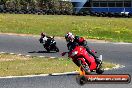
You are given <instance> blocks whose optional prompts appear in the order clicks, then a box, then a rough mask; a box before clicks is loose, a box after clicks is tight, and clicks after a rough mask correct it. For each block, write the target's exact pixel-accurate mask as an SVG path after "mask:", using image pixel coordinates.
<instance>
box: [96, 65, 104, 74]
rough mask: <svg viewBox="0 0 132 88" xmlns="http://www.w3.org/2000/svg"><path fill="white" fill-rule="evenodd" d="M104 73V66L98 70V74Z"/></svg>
mask: <svg viewBox="0 0 132 88" xmlns="http://www.w3.org/2000/svg"><path fill="white" fill-rule="evenodd" d="M103 72H104V69H103V68H102V65H101V66H100V67H99V68H98V69H97V70H96V73H97V74H102V73H103Z"/></svg>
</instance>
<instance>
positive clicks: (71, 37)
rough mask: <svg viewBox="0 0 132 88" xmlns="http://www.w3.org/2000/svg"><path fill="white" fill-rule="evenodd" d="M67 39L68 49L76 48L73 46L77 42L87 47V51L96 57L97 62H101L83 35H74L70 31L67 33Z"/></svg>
mask: <svg viewBox="0 0 132 88" xmlns="http://www.w3.org/2000/svg"><path fill="white" fill-rule="evenodd" d="M65 39H66V41H67V47H68V50H72V49H73V48H74V47H73V46H75V45H76V43H77V44H78V45H80V46H83V47H85V48H86V50H87V52H88V53H89V54H90V55H92V56H93V57H94V59H95V61H96V62H97V64H100V61H99V60H98V59H97V58H98V57H97V56H95V54H94V53H93V52H92V50H91V49H90V48H89V47H88V45H87V41H86V40H85V39H84V38H83V37H80V36H74V35H73V34H72V33H71V32H68V33H67V34H66V35H65ZM73 42H75V43H73Z"/></svg>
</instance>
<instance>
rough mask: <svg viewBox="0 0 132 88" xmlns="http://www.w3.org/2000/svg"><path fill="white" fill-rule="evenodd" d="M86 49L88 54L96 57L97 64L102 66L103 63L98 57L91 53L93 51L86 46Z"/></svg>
mask: <svg viewBox="0 0 132 88" xmlns="http://www.w3.org/2000/svg"><path fill="white" fill-rule="evenodd" d="M85 48H86V50H87V52H88V53H89V54H90V55H92V56H93V57H94V59H95V61H96V62H97V64H100V62H101V61H100V60H99V59H97V58H98V57H97V56H95V54H94V53H93V52H92V51H91V49H90V48H89V47H88V46H85Z"/></svg>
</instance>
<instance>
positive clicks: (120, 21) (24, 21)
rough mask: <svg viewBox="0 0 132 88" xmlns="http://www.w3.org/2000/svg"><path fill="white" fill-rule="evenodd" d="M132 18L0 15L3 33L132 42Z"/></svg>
mask: <svg viewBox="0 0 132 88" xmlns="http://www.w3.org/2000/svg"><path fill="white" fill-rule="evenodd" d="M131 20H132V18H108V17H92V16H64V15H59V16H58V15H27V14H24V15H23V14H0V32H1V33H20V34H35V35H38V34H40V33H41V32H46V33H47V34H48V35H55V36H64V34H65V33H67V32H69V31H70V32H73V33H74V34H77V35H80V36H84V37H86V38H92V39H99V40H107V41H114V42H117V41H118V42H132V37H131V36H132V30H131V29H132V21H131Z"/></svg>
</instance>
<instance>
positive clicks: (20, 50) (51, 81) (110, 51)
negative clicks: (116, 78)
mask: <svg viewBox="0 0 132 88" xmlns="http://www.w3.org/2000/svg"><path fill="white" fill-rule="evenodd" d="M38 39H39V37H32V36H16V35H5V34H0V52H7V53H16V54H24V55H33V56H48V57H61V55H60V53H61V52H63V51H67V48H66V42H65V40H63V39H61V38H55V40H56V41H57V46H58V47H59V49H60V52H59V53H54V52H52V53H47V52H46V51H45V49H43V46H42V45H41V44H40V43H39V41H38ZM88 45H89V46H90V47H91V48H93V49H94V50H96V51H97V52H98V54H97V55H100V54H102V55H103V60H104V61H109V62H112V63H117V64H121V65H124V66H125V67H124V68H119V69H114V70H109V71H105V72H104V74H130V75H131V76H132V44H131V43H104V42H91V41H88ZM76 76H77V75H58V76H40V77H24V78H0V88H132V83H129V84H85V85H83V86H80V85H79V84H77V82H76Z"/></svg>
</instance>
